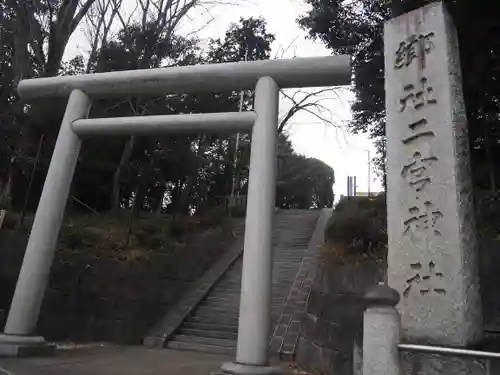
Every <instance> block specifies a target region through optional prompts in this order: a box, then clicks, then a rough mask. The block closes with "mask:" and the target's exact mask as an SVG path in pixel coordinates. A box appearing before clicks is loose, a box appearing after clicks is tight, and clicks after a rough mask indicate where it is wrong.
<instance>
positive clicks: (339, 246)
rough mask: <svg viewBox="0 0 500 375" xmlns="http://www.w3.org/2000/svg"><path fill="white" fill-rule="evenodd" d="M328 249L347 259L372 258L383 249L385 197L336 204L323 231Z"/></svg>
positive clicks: (358, 198) (384, 243) (384, 238)
mask: <svg viewBox="0 0 500 375" xmlns="http://www.w3.org/2000/svg"><path fill="white" fill-rule="evenodd" d="M325 241H326V244H327V248H331V249H334V250H335V253H337V254H343V255H346V256H359V255H361V256H371V255H375V254H377V253H379V252H380V251H382V250H383V249H385V248H386V244H387V210H386V206H385V196H377V197H370V198H368V197H351V198H350V199H343V200H342V201H340V202H339V203H338V205H337V206H336V207H335V210H334V211H333V214H332V216H331V218H330V220H329V221H328V224H327V226H326V229H325Z"/></svg>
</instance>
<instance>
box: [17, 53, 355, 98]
mask: <svg viewBox="0 0 500 375" xmlns="http://www.w3.org/2000/svg"><path fill="white" fill-rule="evenodd" d="M261 77H270V78H272V79H273V80H274V81H275V82H276V83H277V85H278V86H279V88H281V89H286V88H298V87H320V86H321V87H323V86H340V85H348V84H349V83H350V80H351V57H350V56H346V55H339V56H326V57H307V58H293V59H282V60H260V61H247V62H236V63H218V64H200V65H192V66H181V67H167V68H155V69H139V70H127V71H119V72H108V73H93V74H84V75H77V76H59V77H46V78H35V79H27V80H23V81H21V82H20V83H19V85H18V88H17V91H18V93H19V95H20V97H21V98H22V99H24V100H32V99H39V98H51V97H68V96H69V94H70V93H71V91H73V90H74V89H80V90H81V91H83V92H85V94H87V95H88V96H90V97H99V96H128V95H137V94H151V95H155V94H167V93H168V94H179V93H189V92H217V91H224V90H247V89H254V88H255V84H256V83H257V81H258V79H259V78H261Z"/></svg>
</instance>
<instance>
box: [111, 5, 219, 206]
mask: <svg viewBox="0 0 500 375" xmlns="http://www.w3.org/2000/svg"><path fill="white" fill-rule="evenodd" d="M114 1H118V0H114ZM215 3H216V2H214V1H209V0H137V2H136V4H137V8H136V9H137V14H136V16H137V19H138V20H139V24H140V27H141V29H142V30H143V31H144V32H146V31H147V32H148V34H149V35H150V36H151V35H152V36H153V37H151V38H150V39H149V43H148V44H147V45H146V46H145V48H144V50H143V51H142V53H141V58H140V61H138V67H139V69H146V68H151V67H159V66H161V63H162V62H161V60H160V59H158V58H157V55H156V50H157V47H158V45H159V43H160V42H165V41H167V42H168V41H171V40H173V38H174V36H175V32H176V30H177V28H178V26H179V25H180V22H181V21H182V20H183V19H185V18H187V17H188V14H189V12H190V11H192V10H193V9H195V8H196V7H206V6H209V5H213V4H215ZM117 16H118V19H119V21H120V23H121V27H122V28H123V29H126V28H127V26H128V25H129V24H130V20H131V19H130V18H129V19H128V20H125V19H124V18H123V17H122V16H121V14H120V12H118V13H117ZM139 103H140V102H139V101H137V105H139ZM133 112H134V113H140V112H141V110H140V109H139V108H134V109H133ZM134 146H135V137H130V138H129V139H128V141H127V142H126V144H125V146H124V148H123V152H122V155H121V158H120V162H119V163H118V165H117V168H116V170H115V173H114V176H113V194H112V197H111V204H112V208H113V209H115V210H117V209H119V208H120V202H119V192H120V183H121V178H122V175H123V172H124V169H125V167H126V166H127V164H128V162H129V161H130V157H131V155H132V152H133V150H134Z"/></svg>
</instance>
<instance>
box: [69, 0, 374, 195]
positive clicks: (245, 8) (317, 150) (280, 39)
mask: <svg viewBox="0 0 500 375" xmlns="http://www.w3.org/2000/svg"><path fill="white" fill-rule="evenodd" d="M238 4H239V5H237V6H236V5H216V6H213V7H211V8H210V10H209V13H208V12H207V11H201V10H199V11H197V12H196V13H193V14H192V15H191V18H192V20H190V21H189V22H185V23H184V24H183V25H182V28H181V32H182V33H188V32H192V31H193V30H198V29H200V28H201V27H202V26H203V25H204V24H206V23H207V20H212V21H211V22H210V23H209V24H208V25H207V26H206V27H204V28H203V29H202V30H200V31H199V32H198V36H199V38H200V39H201V40H202V41H208V39H209V38H210V37H222V36H223V35H224V32H225V31H226V30H227V28H228V26H229V25H230V24H231V23H234V22H238V20H239V19H240V17H250V16H253V17H263V18H264V19H265V20H266V21H267V25H268V32H271V33H273V34H274V35H275V36H276V41H275V42H274V44H273V56H282V57H283V58H286V57H294V56H296V57H310V56H326V55H329V54H330V53H329V51H328V50H327V49H326V48H325V47H324V46H323V45H322V44H321V43H319V42H313V41H311V40H308V39H307V38H306V33H305V32H304V31H302V30H301V29H300V28H299V27H298V26H297V24H296V19H297V18H298V17H299V15H300V14H303V13H305V11H307V9H308V7H307V5H305V4H304V2H303V1H302V0H240V1H238ZM86 45H87V43H86V42H85V37H84V35H83V33H81V32H77V33H75V35H74V36H73V37H72V39H71V40H70V44H69V46H68V50H67V54H66V55H67V56H68V57H69V56H72V55H73V56H74V55H75V54H76V53H78V52H80V53H82V52H84V51H83V49H84V48H85V47H83V46H86ZM287 46H290V48H289V49H288V50H287V51H286V52H284V53H283V49H285V48H286V47H287ZM351 100H352V93H351V92H350V91H349V88H348V87H347V88H345V89H342V90H338V91H337V92H336V93H335V94H333V93H332V94H330V95H329V97H328V99H327V100H325V101H324V102H323V104H324V105H325V106H327V107H328V108H329V109H330V111H329V113H325V112H324V113H322V115H323V116H325V117H328V118H329V119H330V120H331V121H332V122H334V123H335V124H337V126H336V127H332V126H328V125H325V124H324V123H322V122H321V121H319V120H318V118H316V117H314V116H313V115H311V114H308V113H305V112H303V113H302V112H300V113H298V114H297V115H295V116H294V117H293V119H292V120H291V125H290V126H289V127H288V132H289V134H290V137H291V140H292V143H293V145H294V148H295V150H296V151H297V152H298V153H301V154H304V155H306V156H310V157H314V158H318V159H320V160H322V161H324V162H325V163H327V164H329V165H330V166H331V167H332V168H333V169H334V171H335V178H336V184H335V187H334V190H335V194H336V197H337V198H338V197H339V196H340V195H341V194H346V191H347V182H346V179H347V176H348V175H350V176H357V185H358V191H367V185H368V150H369V151H370V155H371V157H373V156H375V149H374V147H373V144H372V142H371V141H370V140H369V139H368V138H367V137H365V136H354V135H350V134H349V133H348V132H347V131H345V130H342V128H344V127H345V123H346V122H348V121H349V119H350V118H351V112H350V108H349V107H350V104H349V103H350V101H351ZM284 107H285V108H282V110H286V103H284ZM374 179H375V176H374V173H373V170H372V173H371V190H372V191H380V190H381V184H380V181H378V180H375V181H374Z"/></svg>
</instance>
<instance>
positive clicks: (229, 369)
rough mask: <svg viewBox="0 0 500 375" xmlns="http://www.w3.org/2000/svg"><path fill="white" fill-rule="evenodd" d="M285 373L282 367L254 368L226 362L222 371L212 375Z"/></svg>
mask: <svg viewBox="0 0 500 375" xmlns="http://www.w3.org/2000/svg"><path fill="white" fill-rule="evenodd" d="M284 374H285V372H284V371H283V370H282V369H281V368H280V367H274V366H252V365H244V364H242V363H237V362H226V363H224V364H223V365H222V367H221V369H220V371H217V372H213V373H212V374H211V375H284Z"/></svg>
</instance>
